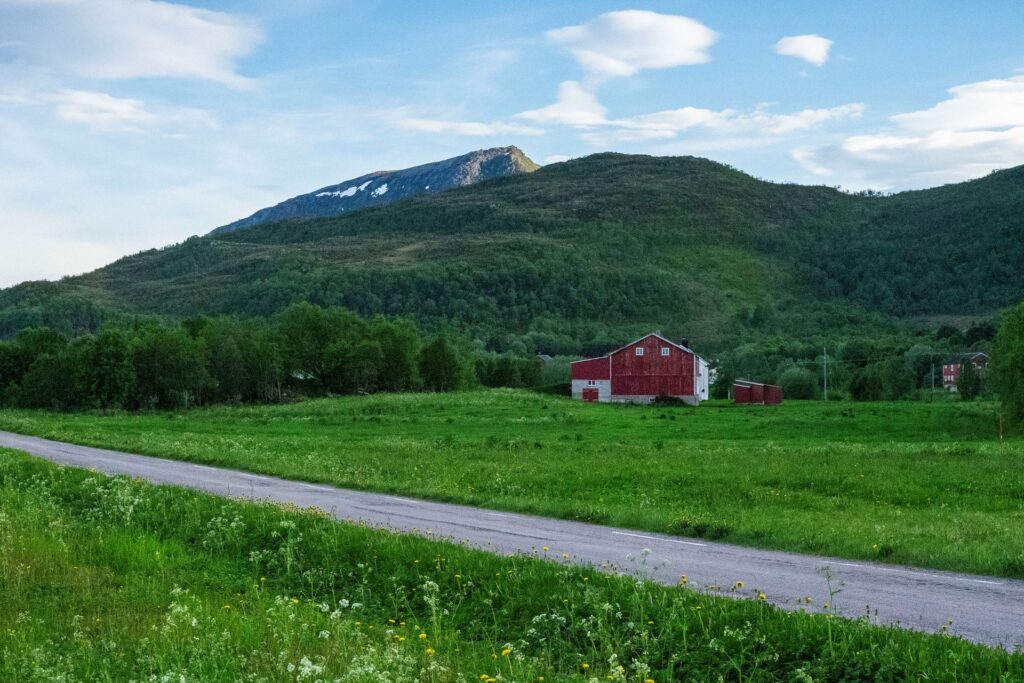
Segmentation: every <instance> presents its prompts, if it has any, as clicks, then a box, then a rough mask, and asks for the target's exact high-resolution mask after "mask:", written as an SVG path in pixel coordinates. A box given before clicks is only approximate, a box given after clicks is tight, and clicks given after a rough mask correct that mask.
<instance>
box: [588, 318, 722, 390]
mask: <svg viewBox="0 0 1024 683" xmlns="http://www.w3.org/2000/svg"><path fill="white" fill-rule="evenodd" d="M707 390H708V365H707V362H705V361H704V359H703V358H701V357H700V356H698V355H697V354H696V353H694V352H693V350H691V349H690V348H689V347H688V346H687V345H686V344H685V343H683V344H677V343H675V342H673V341H669V340H668V339H665V338H664V337H662V336H661V335H659V334H654V333H651V334H648V335H647V336H646V337H642V338H640V339H637V340H636V341H634V342H631V343H629V344H626V345H625V346H623V347H621V348H618V349H616V350H614V351H612V352H611V353H609V354H608V355H607V356H602V357H600V358H589V359H587V360H580V361H576V362H575V363H573V364H572V395H573V398H578V399H582V400H584V401H601V402H608V401H618V402H633V403H650V402H651V401H653V400H654V399H655V398H657V397H658V396H671V397H674V398H678V399H681V400H683V401H686V402H687V403H691V404H693V405H696V404H698V403H700V401H701V400H702V399H704V398H707Z"/></svg>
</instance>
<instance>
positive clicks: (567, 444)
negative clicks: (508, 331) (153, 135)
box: [0, 390, 1024, 577]
mask: <svg viewBox="0 0 1024 683" xmlns="http://www.w3.org/2000/svg"><path fill="white" fill-rule="evenodd" d="M0 429H9V430H13V431H19V432H23V433H30V434H38V435H42V436H48V437H52V438H56V439H64V440H69V441H74V442H79V443H85V444H90V445H97V446H104V447H109V448H115V449H122V450H127V451H132V452H139V453H147V454H152V455H160V456H165V457H170V458H178V459H184V460H191V461H195V462H203V463H207V464H213V465H222V466H228V467H235V468H241V469H248V470H254V471H258V472H262V473H267V474H275V475H279V476H284V477H290V478H295V479H302V480H310V481H320V482H328V483H332V484H336V485H340V486H345V487H352V488H359V489H368V490H376V491H385V492H392V493H401V494H406V495H411V496H419V497H425V498H434V499H438V500H448V501H458V502H463V503H469V504H473V505H481V506H487V507H492V508H500V509H506V510H516V511H524V512H531V513H536V514H541V515H548V516H552V517H564V518H571V519H580V520H587V521H592V522H598V523H604V524H611V525H617V526H625V527H631V528H636V529H645V530H651V531H661V532H671V533H677V534H683V535H690V536H703V537H706V538H712V539H723V540H727V541H730V542H733V543H740V544H748V545H755V546H761V547H769V548H778V549H786V550H794V551H802V552H811V553H819V554H826V555H833V556H842V557H848V558H860V559H871V560H878V561H886V562H894V563H903V564H913V565H919V566H925V567H935V568H941V569H954V570H964V571H973V572H978V573H983V574H993V575H1004V576H1013V577H1024V470H1022V469H1021V467H1020V463H1021V461H1022V458H1024V441H1022V439H1021V438H1020V437H1019V436H1015V437H1012V438H1008V439H1007V440H1006V441H1005V442H1004V443H1000V441H999V439H998V421H997V416H996V414H995V408H994V406H993V405H992V404H987V403H978V404H964V403H962V402H942V403H935V404H925V403H870V404H851V403H828V404H826V403H816V402H788V403H785V404H783V405H782V406H778V407H756V406H755V407H734V406H729V405H722V404H718V405H715V404H712V405H704V406H701V407H700V408H697V409H690V408H672V407H630V406H608V405H584V404H581V403H579V402H573V401H570V400H568V399H563V398H558V397H549V396H538V395H536V394H531V393H528V392H524V391H511V390H492V391H480V392H470V393H465V394H456V395H424V394H421V395H390V396H372V397H352V398H340V399H330V400H319V401H310V402H306V403H300V404H294V405H287V406H275V407H266V406H257V407H237V408H229V407H217V408H209V409H200V410H193V411H188V412H181V413H153V414H145V415H134V414H111V415H102V414H86V415H57V414H52V413H44V412H0Z"/></svg>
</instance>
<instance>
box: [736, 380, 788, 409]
mask: <svg viewBox="0 0 1024 683" xmlns="http://www.w3.org/2000/svg"><path fill="white" fill-rule="evenodd" d="M732 395H733V401H734V402H735V403H737V404H745V403H752V404H757V405H778V404H779V403H782V387H779V386H776V385H774V384H764V383H763V382H751V381H750V380H746V379H738V380H736V381H735V382H733V384H732Z"/></svg>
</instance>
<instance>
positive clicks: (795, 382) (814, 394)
mask: <svg viewBox="0 0 1024 683" xmlns="http://www.w3.org/2000/svg"><path fill="white" fill-rule="evenodd" d="M779 386H781V387H782V394H783V396H785V397H786V398H787V399H790V398H793V399H812V398H818V394H819V393H820V379H819V378H818V377H817V376H816V375H815V374H814V373H813V372H811V371H810V370H808V369H807V368H800V367H795V366H794V367H791V368H789V369H788V370H786V371H785V372H783V373H782V375H780V376H779Z"/></svg>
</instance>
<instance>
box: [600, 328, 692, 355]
mask: <svg viewBox="0 0 1024 683" xmlns="http://www.w3.org/2000/svg"><path fill="white" fill-rule="evenodd" d="M648 337H657V338H658V339H660V340H661V341H663V342H665V343H666V344H671V345H672V346H674V347H676V348H677V349H682V350H683V351H686V352H687V353H693V349H690V348H687V347H685V346H683V345H682V344H676V343H675V342H674V341H672V340H671V339H665V337H662V336H661V335H660V334H658V333H657V332H649V333H648V334H645V335H644V336H642V337H640V338H639V339H634V340H633V341H631V342H629V343H628V344H625V345H624V346H620V347H619V348H617V349H615V350H614V351H611V352H610V353H608V355H609V356H614V355H615V354H617V353H618V352H619V351H623V350H625V349H628V348H629V347H630V346H632V345H633V344H636V343H637V342H641V341H643V340H644V339H647V338H648Z"/></svg>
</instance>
